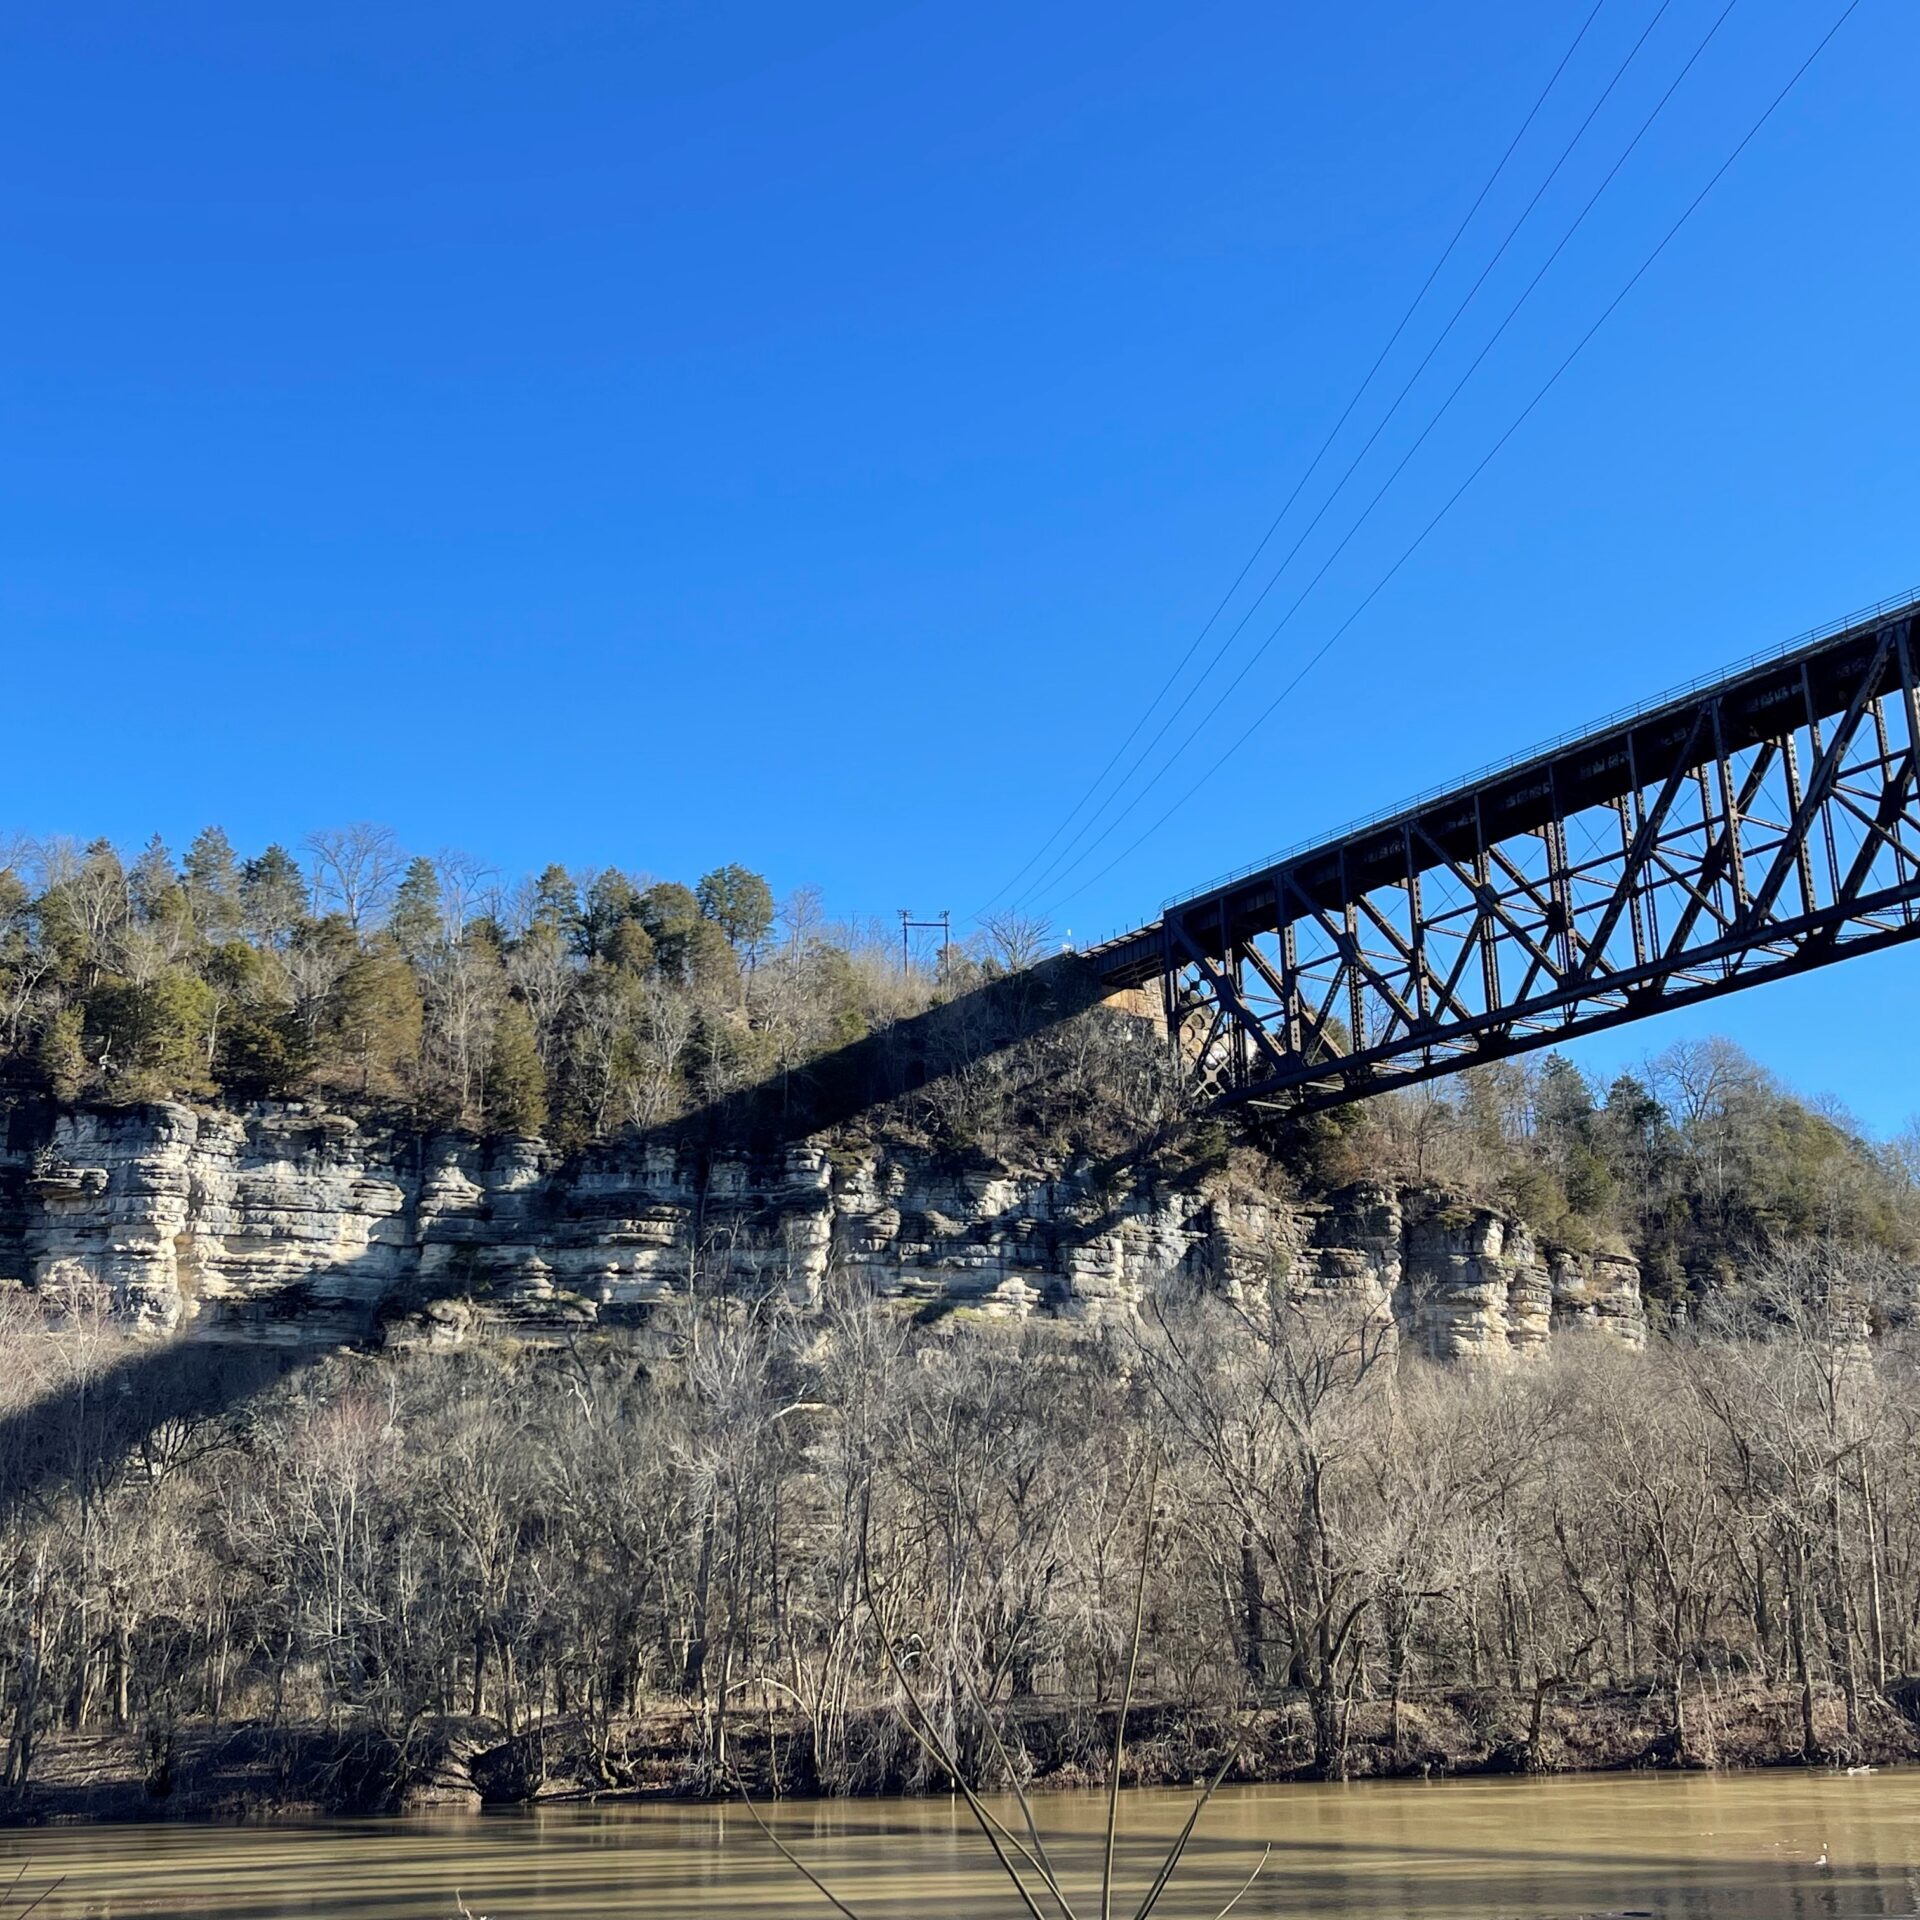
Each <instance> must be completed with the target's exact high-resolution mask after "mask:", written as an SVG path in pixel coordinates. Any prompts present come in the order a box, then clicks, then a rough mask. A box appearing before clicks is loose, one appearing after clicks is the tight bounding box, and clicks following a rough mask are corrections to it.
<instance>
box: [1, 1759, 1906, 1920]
mask: <svg viewBox="0 0 1920 1920" xmlns="http://www.w3.org/2000/svg"><path fill="white" fill-rule="evenodd" d="M1039 1810H1040V1815H1041V1820H1042V1825H1043V1829H1044V1830H1045V1831H1046V1833H1047V1837H1048V1842H1049V1845H1050V1846H1052V1847H1053V1848H1054V1851H1055V1853H1056V1857H1057V1859H1058V1861H1059V1864H1060V1865H1061V1867H1062V1869H1063V1873H1064V1874H1065V1875H1066V1876H1067V1877H1068V1878H1069V1880H1077V1881H1078V1882H1079V1883H1080V1884H1081V1885H1083V1886H1084V1885H1088V1884H1090V1880H1091V1876H1092V1874H1093V1873H1094V1872H1095V1871H1097V1859H1098V1850H1097V1844H1096V1842H1097V1836H1098V1832H1099V1823H1100V1820H1101V1818H1102V1812H1103V1806H1102V1802H1101V1801H1100V1799H1099V1797H1098V1796H1097V1795H1091V1794H1086V1795H1081V1794H1074V1795H1053V1796H1048V1797H1047V1798H1045V1799H1043V1800H1042V1801H1041V1802H1040V1803H1039ZM1185 1810H1186V1802H1185V1801H1184V1800H1183V1799H1182V1798H1181V1797H1180V1796H1177V1795H1172V1794H1162V1793H1140V1794H1130V1795H1128V1796H1126V1798H1125V1800H1124V1803H1123V1815H1124V1820H1123V1827H1122V1858H1123V1861H1124V1863H1125V1865H1126V1867H1127V1869H1128V1881H1127V1884H1128V1885H1130V1886H1135V1887H1138V1886H1142V1885H1144V1883H1145V1880H1146V1878H1147V1876H1148V1874H1149V1872H1150V1870H1151V1867H1152V1865H1153V1864H1154V1863H1155V1862H1156V1861H1157V1859H1158V1857H1159V1850H1160V1843H1161V1842H1162V1840H1163V1839H1164V1837H1166V1836H1170V1835H1171V1834H1172V1832H1173V1831H1174V1830H1175V1828H1176V1827H1177V1826H1178V1824H1179V1822H1180V1820H1181V1819H1182V1818H1183V1817H1184V1814H1185ZM769 1814H770V1817H771V1818H772V1819H773V1820H774V1821H775V1822H776V1824H777V1826H778V1828H779V1831H780V1833H781V1835H782V1838H783V1839H785V1840H786V1841H787V1843H788V1844H789V1845H790V1846H792V1847H793V1848H794V1849H795V1850H796V1852H798V1853H799V1854H801V1855H802V1857H803V1858H805V1859H806V1861H807V1862H808V1864H809V1865H810V1866H812V1867H813V1868H814V1869H815V1871H816V1872H818V1873H819V1874H820V1875H821V1876H822V1877H823V1878H824V1879H825V1880H826V1881H827V1883H828V1884H829V1885H830V1886H832V1887H833V1888H834V1890H835V1891H836V1892H837V1893H839V1894H840V1895H841V1896H842V1897H843V1898H844V1899H846V1900H847V1901H848V1902H849V1903H850V1904H851V1905H853V1906H854V1907H856V1908H857V1909H858V1910H859V1912H860V1913H861V1915H862V1916H863V1920H947V1916H953V1920H963V1917H964V1920H976V1916H977V1917H978V1920H993V1917H996V1916H999V1915H1002V1914H1008V1913H1011V1912H1013V1911H1014V1905H1013V1902H1012V1901H1011V1899H1010V1897H1009V1895H1008V1894H1007V1893H1006V1892H1005V1891H1004V1888H1003V1885H1002V1884H1001V1883H999V1882H998V1881H996V1879H995V1870H994V1867H993V1864H992V1861H991V1858H990V1857H989V1855H988V1854H987V1851H986V1849H985V1847H984V1845H983V1844H982V1843H981V1842H980V1841H979V1839H978V1838H977V1836H976V1835H975V1834H974V1833H973V1831H972V1829H971V1826H970V1824H969V1823H968V1821H967V1818H966V1815H965V1812H964V1810H963V1809H961V1808H959V1807H957V1806H955V1805H953V1804H950V1803H949V1802H947V1801H944V1800H939V1801H852V1802H838V1803H828V1804H825V1805H816V1804H812V1803H809V1804H806V1805H797V1806H796V1805H783V1806H781V1807H779V1808H777V1809H770V1810H769ZM1917 1820H1920V1771H1913V1772H1894V1773H1886V1774H1878V1775H1875V1776H1873V1777H1871V1778H1852V1779H1849V1778H1846V1777H1843V1776H1830V1775H1821V1774H1804V1773H1787V1772H1782V1773H1771V1774H1762V1775H1745V1776H1728V1777H1721V1778H1715V1777H1693V1776H1682V1777H1673V1776H1665V1775H1633V1776H1612V1777H1608V1778H1601V1779H1574V1780H1543V1781H1460V1782H1443V1783H1436V1784H1421V1783H1411V1782H1409V1783H1396V1784H1390V1785H1365V1786H1353V1787H1344V1788H1342V1787H1282V1788H1249V1789H1245V1790H1242V1791H1238V1792H1233V1793H1228V1794H1223V1795H1222V1796H1221V1797H1220V1799H1219V1800H1218V1801H1217V1802H1216V1804H1215V1806H1214V1807H1213V1808H1212V1809H1211V1810H1210V1812H1209V1814H1208V1817H1207V1820H1206V1823H1205V1825H1204V1826H1203V1828H1202V1830H1201V1833H1200V1835H1199V1837H1198V1838H1197V1839H1196V1840H1195V1842H1194V1844H1193V1846H1192V1847H1191V1849H1190V1850H1189V1853H1188V1861H1187V1870H1186V1871H1185V1872H1184V1873H1183V1876H1182V1879H1181V1882H1180V1883H1179V1884H1180V1888H1181V1892H1180V1896H1179V1897H1178V1898H1177V1899H1176V1898H1172V1897H1170V1898H1169V1899H1168V1900H1166V1901H1165V1902H1163V1903H1162V1905H1161V1907H1160V1909H1159V1912H1160V1913H1161V1914H1163V1915H1165V1916H1166V1920H1191V1916H1194V1915H1198V1914H1203V1913H1208V1914H1210V1913H1212V1912H1214V1911H1215V1910H1217V1908H1218V1907H1219V1906H1220V1904H1221V1903H1222V1902H1223V1901H1225V1900H1226V1899H1227V1898H1228V1896H1229V1895H1230V1894H1231V1893H1232V1892H1233V1891H1234V1889H1235V1888H1237V1887H1238V1886H1239V1885H1240V1883H1241V1882H1242V1881H1243V1880H1244V1879H1245V1878H1246V1875H1247V1873H1248V1871H1249V1870H1250V1869H1251V1867H1252V1866H1253V1863H1254V1862H1255V1861H1256V1860H1257V1859H1258V1858H1259V1855H1260V1851H1261V1849H1262V1848H1263V1847H1266V1846H1268V1845H1271V1846H1272V1849H1273V1852H1272V1856H1271V1858H1270V1860H1269V1861H1268V1864H1267V1868H1266V1870H1265V1872H1264V1873H1263V1874H1262V1875H1261V1877H1260V1879H1259V1881H1258V1883H1257V1884H1256V1885H1255V1887H1254V1888H1253V1890H1252V1891H1251V1892H1250V1893H1248V1895H1247V1896H1246V1898H1245V1899H1244V1900H1243V1901H1242V1902H1241V1903H1240V1905H1239V1906H1238V1907H1236V1908H1235V1914H1236V1916H1238V1915H1243V1914H1244V1915H1249V1916H1266V1917H1267V1920H1281V1916H1285V1917H1286V1920H1355V1916H1361V1915H1366V1916H1375V1915H1404V1916H1407V1917H1408V1920H1455V1917H1456V1916H1457V1917H1458V1920H1548V1917H1549V1916H1551V1917H1552V1920H1569V1917H1570V1916H1576V1915H1580V1916H1584V1915H1618V1914H1622V1913H1627V1912H1639V1913H1644V1914H1649V1915H1655V1916H1658V1917H1659V1920H1678V1917H1679V1916H1687V1917H1688V1920H1802V1917H1803V1916H1804V1917H1806V1920H1811V1917H1812V1916H1816V1915H1818V1916H1852V1915H1860V1916H1865V1915H1874V1916H1894V1915H1920V1824H1917ZM28 1857H30V1858H31V1862H32V1867H31V1872H30V1875H29V1880H30V1882H32V1883H39V1884H44V1882H45V1881H47V1880H49V1879H51V1878H53V1877H54V1876H55V1875H61V1876H64V1882H63V1884H62V1886H61V1887H60V1889H59V1891H58V1892H57V1893H56V1894H55V1896H54V1897H53V1899H52V1900H51V1901H50V1902H49V1903H48V1904H47V1905H46V1906H44V1907H42V1908H41V1909H39V1913H40V1914H41V1915H45V1916H48V1917H49V1920H52V1917H53V1916H59V1920H76V1917H77V1916H80V1915H89V1916H99V1917H100V1920H136V1916H144V1917H149V1920H158V1917H159V1916H169V1917H171V1920H179V1917H181V1916H186V1915H195V1916H202V1915H204V1916H207V1917H208V1920H294V1917H295V1916H299V1917H300V1920H317V1917H320V1916H325V1917H326V1920H345V1916H348V1915H353V1916H363V1917H364V1920H452V1916H453V1915H454V1914H455V1913H456V1911H457V1909H456V1907H455V1896H456V1894H457V1895H459V1896H460V1897H461V1898H463V1899H464V1900H465V1902H466V1904H467V1905H468V1907H469V1908H471V1909H472V1910H473V1911H474V1912H475V1913H476V1914H485V1915H487V1916H488V1920H519V1917H520V1916H531V1915H541V1916H575V1915H578V1916H588V1915H613V1914H644V1915H649V1916H654V1915H667V1914H686V1915H690V1916H694V1917H695V1920H787V1916H793V1917H794V1920H804V1917H805V1916H810V1915H816V1914H817V1915H822V1916H825V1915H829V1914H830V1913H831V1909H830V1908H828V1907H827V1906H826V1904H825V1903H824V1902H823V1901H821V1900H820V1898H819V1897H818V1895H816V1894H814V1893H813V1892H812V1891H811V1890H810V1889H809V1888H807V1887H806V1886H805V1885H804V1883H802V1882H801V1881H800V1880H799V1879H798V1878H797V1877H796V1876H795V1874H794V1873H793V1871H792V1869H791V1868H790V1867H788V1866H787V1865H786V1864H785V1863H784V1862H783V1861H781V1860H780V1859H779V1858H778V1856H777V1855H775V1854H774V1853H773V1852H772V1850H771V1849H770V1848H769V1847H768V1846H767V1844H766V1842H765V1841H764V1840H763V1839H762V1838H761V1836H760V1834H759V1833H758V1831H757V1830H756V1829H755V1827H754V1825H753V1823H752V1821H751V1819H750V1818H749V1816H748V1815H747V1814H746V1813H745V1812H744V1811H743V1810H741V1809H739V1808H728V1807H704V1806H680V1805H651V1804H650V1805H647V1806H642V1807H599V1808H589V1807H553V1808H546V1809H542V1810H539V1811H536V1812H532V1813H526V1814H506V1815H489V1816H485V1817H480V1818H474V1819H450V1820H444V1821H437V1822H397V1821H396V1822H334V1823H330V1824H327V1825H324V1826H318V1827H309V1828H289V1827H279V1828H255V1829H237V1830H236V1829H230V1828H193V1827H111V1828H67V1829H52V1830H46V1831H41V1832H34V1833H22V1832H10V1833H7V1834H5V1835H4V1836H0V1868H4V1876H3V1877H0V1886H4V1885H5V1881H6V1878H9V1877H11V1875H12V1873H13V1871H14V1869H15V1867H16V1866H17V1864H18V1862H19V1861H20V1860H21V1859H23V1858H28ZM1136 1899H1137V1895H1136ZM1133 1904H1134V1903H1133V1902H1131V1901H1129V1902H1126V1903H1124V1904H1123V1905H1122V1908H1121V1910H1122V1911H1126V1912H1131V1910H1132V1906H1133Z"/></svg>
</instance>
